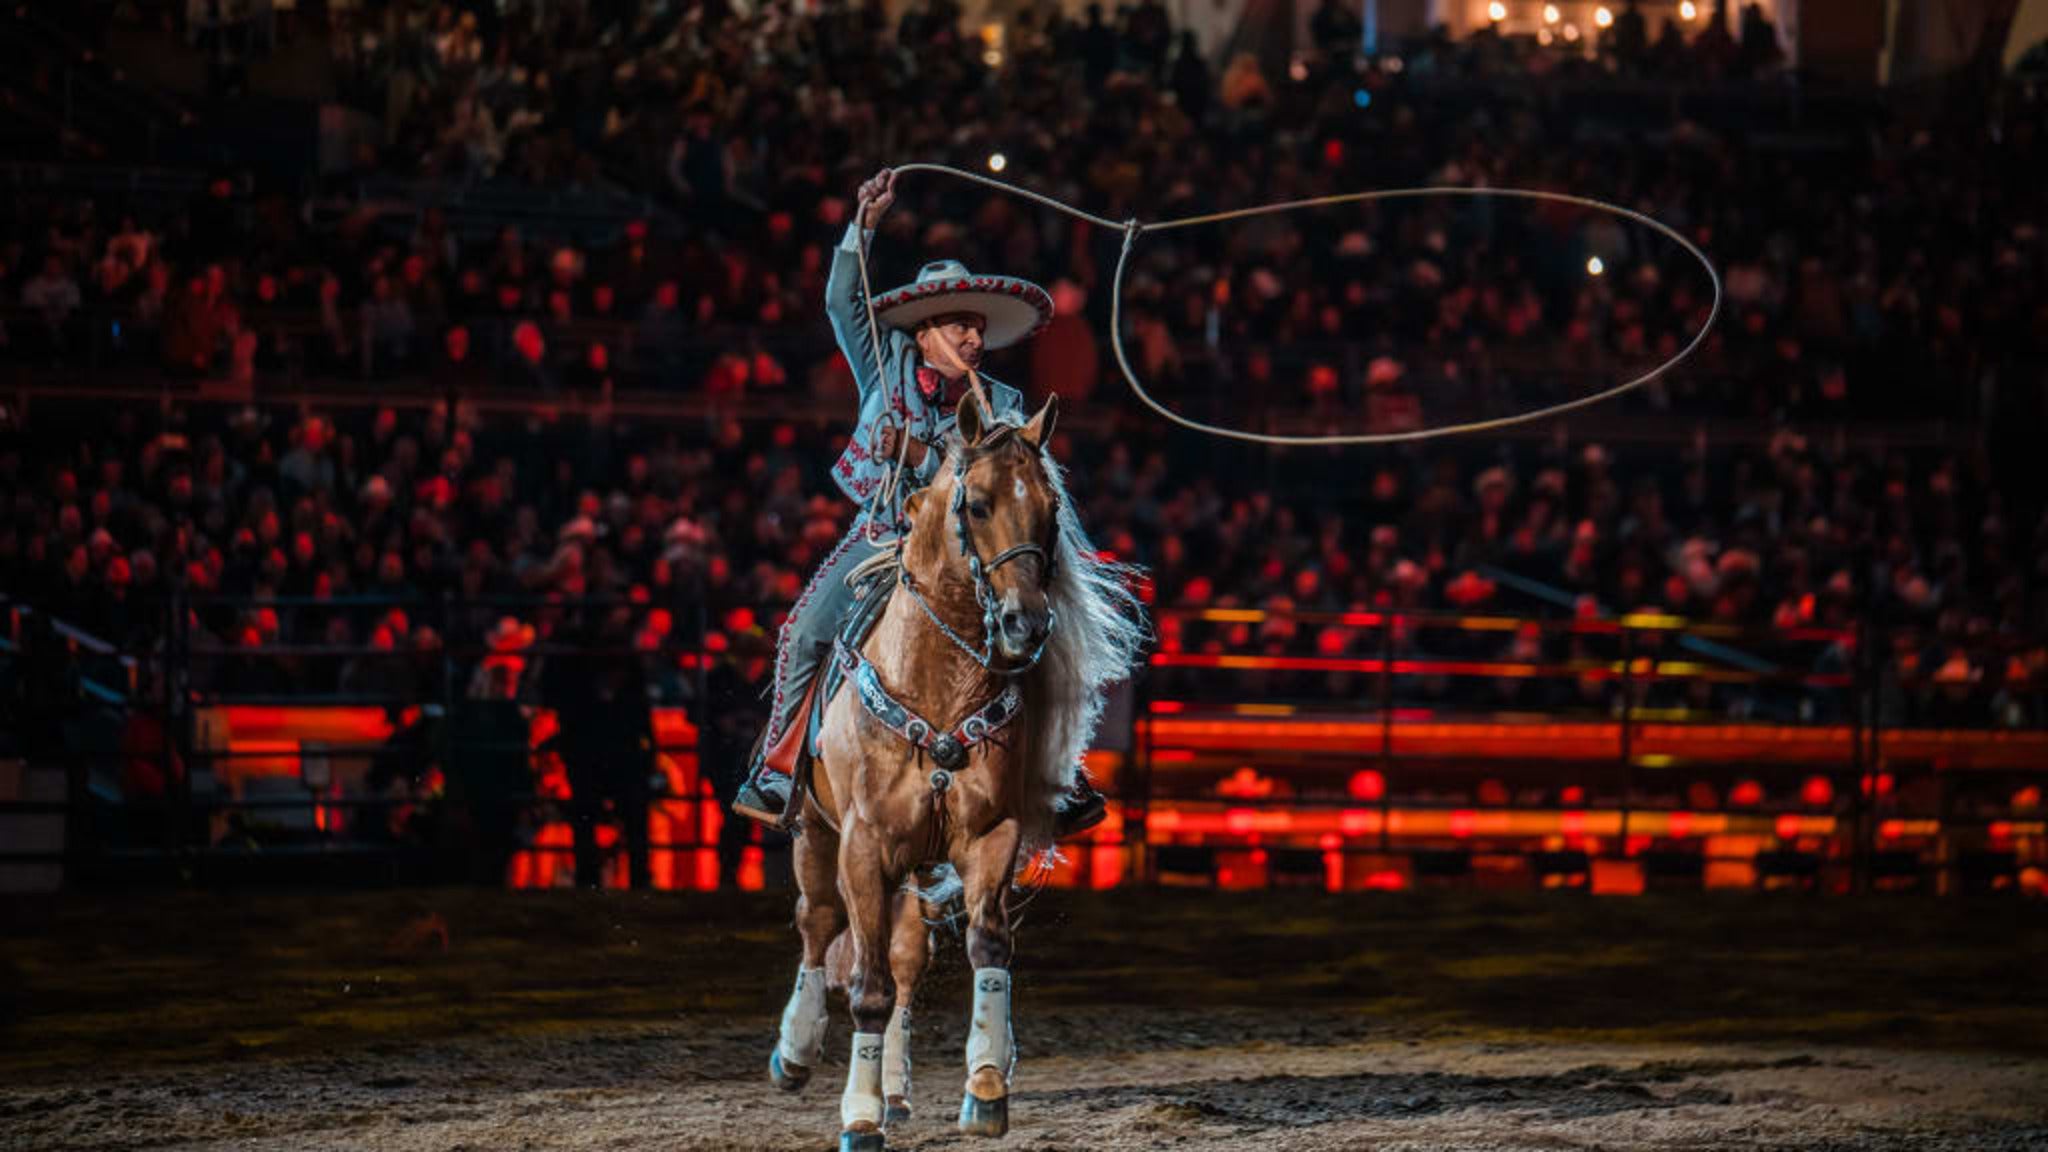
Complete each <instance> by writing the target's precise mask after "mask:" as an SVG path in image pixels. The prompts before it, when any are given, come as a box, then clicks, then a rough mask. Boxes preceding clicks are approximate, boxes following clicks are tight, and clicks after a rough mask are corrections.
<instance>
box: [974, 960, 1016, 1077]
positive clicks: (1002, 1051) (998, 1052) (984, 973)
mask: <svg viewBox="0 0 2048 1152" xmlns="http://www.w3.org/2000/svg"><path fill="white" fill-rule="evenodd" d="M1016 1059H1017V1049H1016V1044H1015V1043H1014V1042H1013V1041H1012V1039H1011V1036H1010V970H1009V969H1007V968H976V969H975V970H974V1019H973V1021H972V1023H971V1024H970V1025H969V1026H968V1029H967V1074H968V1075H969V1076H972V1075H974V1074H975V1073H976V1072H977V1071H979V1070H981V1069H983V1068H994V1069H996V1070H997V1071H1000V1072H1001V1073H1002V1074H1003V1079H1004V1081H1006V1082H1007V1081H1008V1080H1009V1079H1010V1068H1011V1066H1012V1065H1013V1064H1015V1063H1016Z"/></svg>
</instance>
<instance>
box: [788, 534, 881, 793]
mask: <svg viewBox="0 0 2048 1152" xmlns="http://www.w3.org/2000/svg"><path fill="white" fill-rule="evenodd" d="M895 590H896V569H895V566H894V565H893V564H877V565H870V566H864V567H862V568H859V569H856V570H855V571H854V573H853V605H852V606H851V607H850V608H848V609H847V610H846V619H845V621H844V622H842V623H841V624H840V626H839V632H838V639H837V643H840V644H844V645H847V646H848V647H850V648H852V649H854V650H855V651H858V650H859V649H860V646H861V645H862V644H863V643H865V642H866V641H867V638H868V633H870V632H872V631H874V629H875V624H876V622H878V621H880V620H881V618H882V612H883V610H884V609H886V608H888V606H889V598H890V596H891V595H893V594H894V593H895ZM819 648H820V651H819V653H818V671H817V672H816V673H815V674H814V675H812V677H811V682H810V684H809V685H808V686H806V687H805V689H804V699H803V703H802V704H801V705H799V706H798V708H797V712H796V716H795V718H794V719H793V720H792V721H791V722H790V725H789V728H788V730H787V731H785V732H783V734H782V738H781V739H780V740H777V741H776V742H775V746H774V747H773V748H770V749H768V752H767V761H768V763H769V764H770V765H772V766H773V767H775V768H776V769H778V770H780V771H782V772H785V773H787V774H789V776H790V777H791V778H792V779H793V780H794V782H795V787H794V788H793V789H792V791H791V795H792V796H802V795H804V794H805V792H806V791H807V790H808V789H809V787H810V779H809V777H810V767H811V762H812V761H814V760H816V759H817V758H818V734H819V733H820V732H821V731H823V729H824V727H825V707H826V705H828V704H830V703H832V698H833V697H834V696H836V695H838V693H839V689H840V687H841V686H842V685H844V684H845V683H846V669H844V668H842V667H841V666H840V663H839V661H837V660H834V659H832V646H831V645H826V644H821V645H819ZM794 807H795V805H794V802H792V809H793V808H794Z"/></svg>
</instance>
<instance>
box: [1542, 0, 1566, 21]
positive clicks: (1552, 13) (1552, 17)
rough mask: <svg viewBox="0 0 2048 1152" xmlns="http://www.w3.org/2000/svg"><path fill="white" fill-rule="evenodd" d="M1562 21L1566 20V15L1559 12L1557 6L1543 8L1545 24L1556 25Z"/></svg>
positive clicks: (1546, 5)
mask: <svg viewBox="0 0 2048 1152" xmlns="http://www.w3.org/2000/svg"><path fill="white" fill-rule="evenodd" d="M1562 19H1564V13H1562V12H1559V11H1558V10H1557V5H1555V4H1545V5H1544V6H1543V22H1544V23H1545V24H1555V23H1557V22H1558V21H1559V20H1562Z"/></svg>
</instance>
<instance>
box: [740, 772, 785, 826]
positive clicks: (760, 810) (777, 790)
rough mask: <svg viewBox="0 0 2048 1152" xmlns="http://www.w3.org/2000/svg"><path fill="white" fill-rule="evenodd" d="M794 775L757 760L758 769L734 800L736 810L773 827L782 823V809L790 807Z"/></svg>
mask: <svg viewBox="0 0 2048 1152" xmlns="http://www.w3.org/2000/svg"><path fill="white" fill-rule="evenodd" d="M789 791H790V778H789V776H788V774H787V773H783V772H777V771H776V770H775V769H773V768H770V767H769V766H768V765H767V764H766V763H762V762H756V763H755V765H754V771H753V772H752V774H750V775H749V776H748V777H747V782H746V783H744V784H742V785H740V790H739V793H738V794H737V795H735V796H734V797H733V800H732V810H733V811H734V812H736V813H738V814H739V815H741V816H745V817H746V818H747V819H749V820H753V821H756V822H757V823H761V824H765V825H767V826H768V827H770V828H780V827H781V826H782V813H783V811H784V810H785V809H787V808H788V807H789Z"/></svg>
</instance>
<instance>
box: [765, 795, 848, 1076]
mask: <svg viewBox="0 0 2048 1152" xmlns="http://www.w3.org/2000/svg"><path fill="white" fill-rule="evenodd" d="M800 800H801V798H798V800H792V801H791V803H797V802H800ZM793 851H794V856H795V859H794V863H795V865H796V880H797V891H798V892H799V893H800V895H799V896H798V897H797V901H796V926H797V930H798V931H799V932H801V933H803V938H804V960H803V964H802V965H801V966H800V967H798V968H797V973H796V988H795V990H793V991H792V992H790V994H789V1002H788V1003H787V1004H785V1005H784V1006H783V1009H782V1028H781V1032H780V1033H779V1035H778V1036H777V1038H776V1041H775V1050H774V1051H773V1052H771V1053H770V1054H769V1057H768V1075H769V1077H770V1078H771V1079H773V1080H774V1082H775V1086H776V1087H778V1088H781V1089H782V1090H783V1091H785V1092H794V1091H796V1090H797V1089H799V1088H802V1087H803V1086H804V1085H805V1084H807V1083H809V1082H810V1079H811V1070H812V1069H814V1068H816V1067H817V1066H818V1063H819V1060H820V1058H821V1057H822V1056H823V1055H824V1052H825V1023H826V1015H825V983H826V975H825V960H826V952H827V950H828V949H829V948H830V947H831V945H832V941H833V939H834V938H835V937H837V936H838V935H839V933H840V931H841V930H842V929H844V928H845V927H846V909H845V908H844V907H843V906H842V905H841V904H840V901H839V883H838V872H839V858H838V857H839V836H838V833H836V832H833V831H832V829H830V828H828V827H826V826H825V822H824V821H822V820H816V821H811V822H808V823H807V824H806V825H805V827H804V832H803V835H801V836H798V837H797V838H796V844H795V847H794V849H793Z"/></svg>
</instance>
